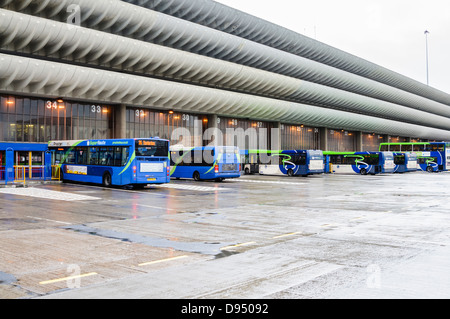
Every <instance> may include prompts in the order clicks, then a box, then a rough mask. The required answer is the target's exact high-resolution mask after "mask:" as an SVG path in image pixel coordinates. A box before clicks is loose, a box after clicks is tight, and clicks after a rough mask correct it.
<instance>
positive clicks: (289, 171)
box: [287, 168, 294, 177]
mask: <svg viewBox="0 0 450 319" xmlns="http://www.w3.org/2000/svg"><path fill="white" fill-rule="evenodd" d="M287 174H288V176H289V177H292V176H294V171H293V170H292V169H291V168H290V169H288V171H287Z"/></svg>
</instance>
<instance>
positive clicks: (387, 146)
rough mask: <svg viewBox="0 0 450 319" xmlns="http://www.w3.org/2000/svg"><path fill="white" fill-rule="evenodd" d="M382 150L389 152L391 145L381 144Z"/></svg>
mask: <svg viewBox="0 0 450 319" xmlns="http://www.w3.org/2000/svg"><path fill="white" fill-rule="evenodd" d="M380 151H381V152H388V151H389V145H381V146H380Z"/></svg>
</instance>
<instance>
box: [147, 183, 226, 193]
mask: <svg viewBox="0 0 450 319" xmlns="http://www.w3.org/2000/svg"><path fill="white" fill-rule="evenodd" d="M150 187H157V188H173V189H182V190H190V191H199V192H215V191H224V190H230V189H229V188H224V187H206V186H193V185H181V184H159V185H151V186H150Z"/></svg>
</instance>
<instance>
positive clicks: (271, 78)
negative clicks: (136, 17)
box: [0, 9, 450, 129]
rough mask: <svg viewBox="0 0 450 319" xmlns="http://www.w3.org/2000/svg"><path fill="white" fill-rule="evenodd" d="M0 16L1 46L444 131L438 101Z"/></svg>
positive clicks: (448, 124)
mask: <svg viewBox="0 0 450 319" xmlns="http://www.w3.org/2000/svg"><path fill="white" fill-rule="evenodd" d="M0 17H1V19H0V35H1V39H3V40H0V44H1V47H2V48H8V47H9V48H10V49H12V50H15V51H21V52H23V53H24V52H29V53H33V54H41V55H44V56H50V57H52V56H53V55H54V56H55V57H57V58H59V59H61V58H62V59H67V60H69V61H75V60H76V61H79V60H82V61H85V63H86V64H91V65H92V64H94V65H97V66H102V65H108V67H109V68H112V69H116V70H119V71H123V70H125V71H131V72H135V73H139V74H145V75H148V74H150V75H154V76H160V77H164V78H173V79H176V80H182V81H185V82H190V83H201V84H204V85H208V86H214V87H216V86H217V87H222V88H227V89H232V90H234V91H241V92H248V93H252V94H257V95H264V96H267V97H275V98H279V99H284V100H289V101H295V102H299V103H305V102H306V103H312V104H316V105H319V106H323V107H331V108H337V109H341V110H344V111H349V112H356V113H361V114H365V115H373V116H378V117H383V118H387V119H393V120H398V121H402V122H408V123H413V124H418V125H425V126H430V127H436V128H441V129H450V119H449V118H448V117H450V108H449V109H447V108H441V107H440V105H436V112H437V113H440V114H441V115H444V116H437V115H435V114H430V113H427V112H423V111H419V110H415V109H410V108H407V107H404V106H401V105H396V104H393V103H389V102H385V101H380V100H376V99H373V98H369V97H365V96H362V95H357V94H354V93H350V92H346V91H342V90H337V89H334V88H330V87H326V86H322V85H319V84H315V83H311V82H306V81H301V80H298V79H294V78H291V77H287V76H282V75H278V74H274V73H271V72H266V71H262V70H258V69H253V68H250V67H245V66H241V65H237V64H234V63H230V62H225V61H221V60H216V59H212V58H208V57H204V56H200V55H196V54H191V53H186V52H182V51H178V50H174V49H171V48H166V47H162V46H158V45H154V44H150V43H146V42H142V41H137V40H134V39H129V38H125V37H120V36H116V35H112V34H105V33H103V32H100V31H96V30H91V29H86V28H81V27H76V28H70V29H69V28H67V24H65V23H60V22H55V21H51V20H47V19H42V18H37V17H34V16H30V15H24V14H20V13H16V12H12V11H8V10H3V9H0ZM432 104H433V103H432ZM436 104H437V103H436Z"/></svg>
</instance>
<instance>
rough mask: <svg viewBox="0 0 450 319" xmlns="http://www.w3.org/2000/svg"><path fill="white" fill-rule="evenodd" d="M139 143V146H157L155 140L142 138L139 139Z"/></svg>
mask: <svg viewBox="0 0 450 319" xmlns="http://www.w3.org/2000/svg"><path fill="white" fill-rule="evenodd" d="M138 145H139V146H156V142H155V141H142V140H139V141H138Z"/></svg>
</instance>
